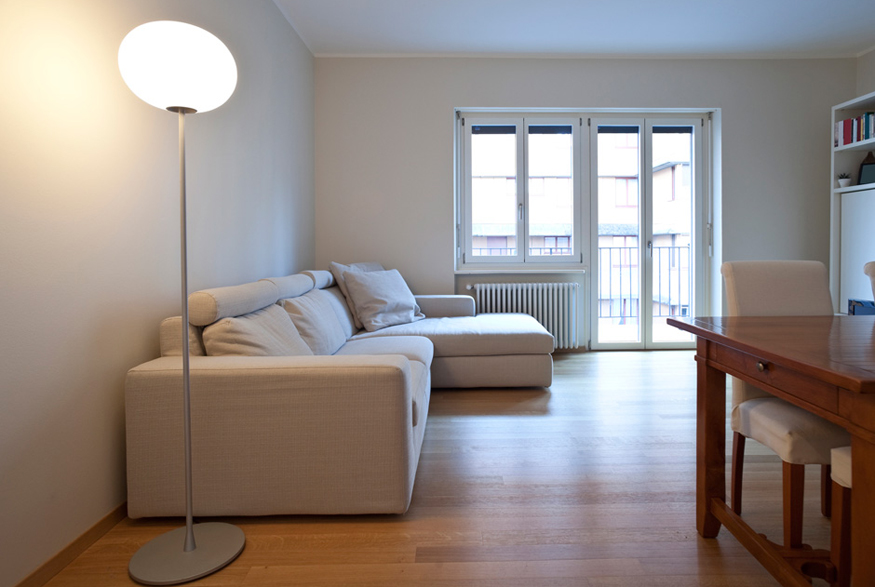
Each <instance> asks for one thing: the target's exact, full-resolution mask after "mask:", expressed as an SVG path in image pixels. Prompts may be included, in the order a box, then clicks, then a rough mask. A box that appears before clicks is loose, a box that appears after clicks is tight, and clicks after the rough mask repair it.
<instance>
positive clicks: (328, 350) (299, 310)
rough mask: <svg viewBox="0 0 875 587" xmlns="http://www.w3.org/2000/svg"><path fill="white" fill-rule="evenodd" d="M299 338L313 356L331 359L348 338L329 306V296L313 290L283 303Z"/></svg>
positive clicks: (323, 292) (330, 304)
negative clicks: (323, 356)
mask: <svg viewBox="0 0 875 587" xmlns="http://www.w3.org/2000/svg"><path fill="white" fill-rule="evenodd" d="M282 305H283V308H284V309H285V311H286V312H288V313H289V316H290V317H291V319H292V322H293V323H294V324H295V328H296V329H297V330H298V333H300V335H301V338H303V339H304V342H306V343H307V346H309V347H310V350H312V351H313V353H314V354H316V355H333V354H334V353H335V352H337V349H339V348H340V347H342V346H343V343H345V342H346V339H347V338H349V335H347V334H346V333H345V332H344V329H343V327H342V326H341V324H340V321H339V320H338V319H337V314H336V313H335V310H334V308H333V307H332V303H331V294H328V293H326V292H325V291H324V290H321V289H313V290H310V291H308V292H307V293H306V294H304V295H302V296H299V297H296V298H288V299H285V300H282Z"/></svg>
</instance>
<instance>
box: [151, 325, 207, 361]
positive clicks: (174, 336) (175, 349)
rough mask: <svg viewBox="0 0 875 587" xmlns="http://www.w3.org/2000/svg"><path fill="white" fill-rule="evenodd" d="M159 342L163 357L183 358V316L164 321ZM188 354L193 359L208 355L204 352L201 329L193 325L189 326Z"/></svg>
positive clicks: (159, 332)
mask: <svg viewBox="0 0 875 587" xmlns="http://www.w3.org/2000/svg"><path fill="white" fill-rule="evenodd" d="M158 340H159V343H160V345H161V356H162V357H173V356H176V357H179V356H182V316H173V317H172V318H165V319H164V320H162V321H161V326H160V327H159V329H158ZM188 352H189V356H192V357H202V356H204V355H206V354H207V352H206V350H204V339H203V336H202V335H201V329H200V328H198V327H197V326H192V325H191V324H189V325H188Z"/></svg>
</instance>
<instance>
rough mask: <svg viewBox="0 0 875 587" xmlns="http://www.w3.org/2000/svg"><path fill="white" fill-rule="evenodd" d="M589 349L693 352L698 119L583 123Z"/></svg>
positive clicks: (698, 269)
mask: <svg viewBox="0 0 875 587" xmlns="http://www.w3.org/2000/svg"><path fill="white" fill-rule="evenodd" d="M591 127H592V128H591V132H590V140H591V152H592V153H593V157H592V159H591V161H592V170H591V177H592V186H591V189H592V193H593V194H594V197H593V198H592V206H593V213H592V222H593V226H592V235H593V243H592V249H591V250H592V254H593V259H592V264H591V266H592V267H593V269H594V271H593V280H592V288H591V291H592V296H593V299H592V304H591V308H592V312H593V315H592V320H591V322H590V323H591V324H592V348H594V349H651V348H653V349H655V348H693V347H694V341H693V339H692V337H690V336H689V335H687V334H686V333H684V332H682V331H680V330H677V329H675V328H672V327H670V326H668V325H667V324H666V319H667V318H669V317H674V316H693V315H695V313H696V310H697V308H698V307H700V306H701V304H702V295H701V292H702V290H703V288H702V279H701V276H702V274H703V271H702V268H703V259H704V255H703V254H702V253H703V239H702V234H703V230H702V228H703V215H702V208H703V206H702V172H701V165H702V131H703V120H702V119H701V118H694V119H689V118H683V119H681V118H659V119H650V118H617V119H595V118H594V119H592V121H591Z"/></svg>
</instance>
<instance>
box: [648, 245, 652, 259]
mask: <svg viewBox="0 0 875 587" xmlns="http://www.w3.org/2000/svg"><path fill="white" fill-rule="evenodd" d="M647 252H648V253H649V254H650V258H651V259H652V258H653V241H647Z"/></svg>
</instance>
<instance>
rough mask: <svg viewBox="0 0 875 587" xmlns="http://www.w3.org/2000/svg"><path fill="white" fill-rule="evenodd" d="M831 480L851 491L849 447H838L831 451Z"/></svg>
mask: <svg viewBox="0 0 875 587" xmlns="http://www.w3.org/2000/svg"><path fill="white" fill-rule="evenodd" d="M831 463H832V471H831V475H832V480H833V481H835V482H836V483H838V484H839V485H841V486H842V487H847V488H848V489H851V447H850V446H840V447H838V448H834V449H832V453H831Z"/></svg>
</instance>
